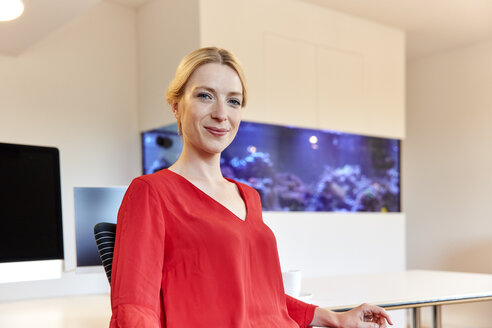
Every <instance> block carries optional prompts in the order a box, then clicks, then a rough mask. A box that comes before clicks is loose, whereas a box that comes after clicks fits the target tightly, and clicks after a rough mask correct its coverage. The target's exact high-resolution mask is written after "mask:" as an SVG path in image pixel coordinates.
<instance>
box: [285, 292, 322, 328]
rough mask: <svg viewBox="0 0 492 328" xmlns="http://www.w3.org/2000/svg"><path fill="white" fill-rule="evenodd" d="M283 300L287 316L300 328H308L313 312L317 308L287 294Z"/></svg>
mask: <svg viewBox="0 0 492 328" xmlns="http://www.w3.org/2000/svg"><path fill="white" fill-rule="evenodd" d="M285 298H286V299H285V301H286V303H287V311H288V312H289V316H290V317H291V318H292V319H293V320H294V321H295V322H297V324H298V325H299V327H300V328H306V327H309V324H310V323H311V322H312V321H313V317H314V310H315V309H316V308H317V306H316V305H312V304H308V303H304V302H302V301H299V300H298V299H296V298H294V297H291V296H289V295H287V294H286V295H285Z"/></svg>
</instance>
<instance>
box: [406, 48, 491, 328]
mask: <svg viewBox="0 0 492 328" xmlns="http://www.w3.org/2000/svg"><path fill="white" fill-rule="evenodd" d="M491 58H492V41H489V42H485V43H480V44H476V45H472V46H469V47H465V48H461V49H455V50H453V51H449V52H446V53H443V54H439V55H434V56H431V57H427V58H422V59H418V60H413V61H410V62H409V63H408V81H407V82H408V89H407V99H408V111H407V138H406V140H405V141H404V142H403V162H402V170H403V182H402V184H403V208H404V210H405V212H406V213H407V240H408V245H407V246H408V253H407V258H408V267H409V268H411V269H417V268H418V269H435V270H454V271H466V272H483V273H492V220H491V219H492V214H491V210H490V204H492V192H491V186H492V173H491V168H492V148H491V146H490V140H492V92H491V90H492V60H491ZM490 306H491V304H490V303H488V304H487V303H484V304H470V305H466V306H458V305H456V306H452V307H445V309H444V313H443V318H444V320H445V326H446V327H490V322H491V321H492V312H491V311H490Z"/></svg>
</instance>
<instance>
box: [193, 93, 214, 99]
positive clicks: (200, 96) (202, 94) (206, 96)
mask: <svg viewBox="0 0 492 328" xmlns="http://www.w3.org/2000/svg"><path fill="white" fill-rule="evenodd" d="M197 97H198V98H200V99H212V96H211V95H210V94H208V93H205V92H200V93H199V94H198V95H197Z"/></svg>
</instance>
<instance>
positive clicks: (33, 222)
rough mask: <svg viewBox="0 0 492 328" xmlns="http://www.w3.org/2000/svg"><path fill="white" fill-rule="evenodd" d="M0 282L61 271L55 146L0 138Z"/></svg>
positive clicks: (61, 228)
mask: <svg viewBox="0 0 492 328" xmlns="http://www.w3.org/2000/svg"><path fill="white" fill-rule="evenodd" d="M0 224H1V228H0V282H14V281H22V280H32V279H50V278H55V277H59V276H61V272H62V267H63V258H64V253H63V227H62V208H61V188H60V160H59V152H58V149H57V148H52V147H40V146H28V145H17V144H7V143H0Z"/></svg>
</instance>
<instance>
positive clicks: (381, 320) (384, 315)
mask: <svg viewBox="0 0 492 328" xmlns="http://www.w3.org/2000/svg"><path fill="white" fill-rule="evenodd" d="M360 308H361V310H362V311H363V313H364V319H365V318H372V320H367V321H372V322H376V323H378V324H379V326H380V327H383V326H382V324H384V327H386V321H387V322H388V323H389V324H390V325H393V322H392V321H391V317H390V315H389V313H388V312H387V311H386V310H385V309H383V308H381V307H379V306H375V305H370V304H362V305H361V306H360ZM364 321H366V320H364Z"/></svg>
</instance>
